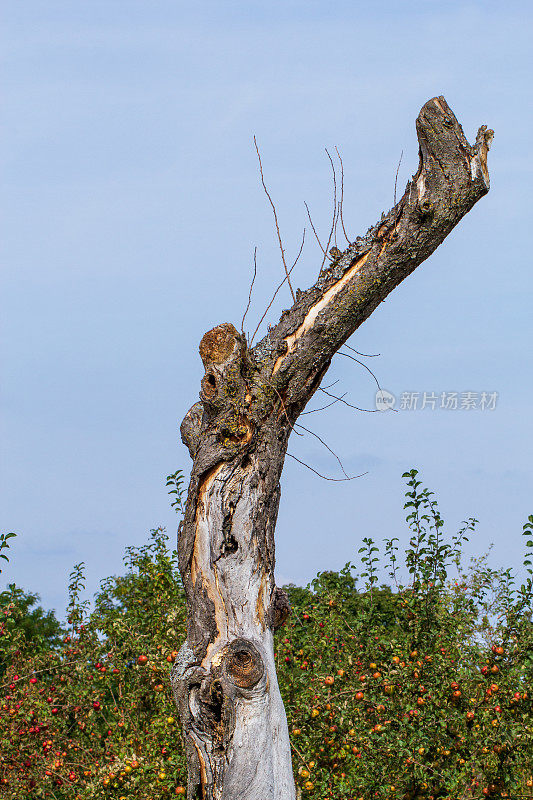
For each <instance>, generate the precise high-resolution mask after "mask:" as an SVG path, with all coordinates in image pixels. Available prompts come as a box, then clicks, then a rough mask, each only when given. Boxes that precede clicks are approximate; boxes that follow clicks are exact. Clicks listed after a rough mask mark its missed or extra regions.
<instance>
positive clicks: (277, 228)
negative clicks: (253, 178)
mask: <svg viewBox="0 0 533 800" xmlns="http://www.w3.org/2000/svg"><path fill="white" fill-rule="evenodd" d="M254 145H255V149H256V152H257V158H258V160H259V172H260V173H261V183H262V184H263V189H264V190H265V194H266V196H267V197H268V199H269V201H270V205H271V206H272V211H273V213H274V222H275V223H276V233H277V234H278V242H279V249H280V251H281V260H282V261H283V267H284V268H285V277H286V279H287V283H288V284H289V289H290V290H291V294H292V299H293V301H294V302H296V297H295V294H294V292H293V290H292V284H291V280H290V278H289V270H288V269H287V262H286V261H285V250H284V249H283V242H282V240H281V234H280V232H279V224H278V215H277V213H276V206H275V205H274V202H273V200H272V198H271V196H270V194H269V192H268V189H267V187H266V183H265V178H264V175H263V164H262V163H261V154H260V153H259V147H258V146H257V140H256V138H255V136H254Z"/></svg>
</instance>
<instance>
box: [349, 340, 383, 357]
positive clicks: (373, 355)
mask: <svg viewBox="0 0 533 800" xmlns="http://www.w3.org/2000/svg"><path fill="white" fill-rule="evenodd" d="M343 347H347V348H348V350H351V351H352V353H357V355H358V356H364V358H377V357H378V356H380V355H381V353H360V352H359V350H355V349H354V348H353V347H351V346H350V345H349V344H346V342H344V345H343Z"/></svg>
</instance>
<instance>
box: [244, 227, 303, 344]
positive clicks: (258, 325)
mask: <svg viewBox="0 0 533 800" xmlns="http://www.w3.org/2000/svg"><path fill="white" fill-rule="evenodd" d="M304 235H305V229H304ZM302 246H303V244H302ZM300 252H301V248H300ZM299 257H300V255H299V254H298V256H297V258H296V261H295V262H294V264H293V265H292V267H291V268H290V270H289V275H290V274H291V272H292V271H293V269H294V267H295V266H296V263H297V261H298V258H299ZM287 278H288V275H286V276H285V277H284V278H283V280H282V281H281V283H280V284H279V286H278V288H277V289H276V291H275V292H274V294H273V296H272V300H271V301H270V303H269V304H268V306H267V307H266V310H265V313H264V314H263V316H262V317H261V319H260V320H259V322H258V323H257V328H256V329H255V331H254V334H253V336H252V339H251V341H250V347H251V346H252V344H253V341H254V339H255V334H256V333H257V331H258V330H259V328H260V326H261V323H262V322H263V320H264V318H265V317H266V315H267V314H268V312H269V311H270V309H271V308H272V303H273V302H274V300H275V299H276V295H277V293H278V292H279V290H280V289H281V287H282V286H283V284H284V283H285V281H286V280H287Z"/></svg>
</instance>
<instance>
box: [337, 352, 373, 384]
mask: <svg viewBox="0 0 533 800" xmlns="http://www.w3.org/2000/svg"><path fill="white" fill-rule="evenodd" d="M336 355H339V356H345V357H346V358H351V359H352V361H356V362H357V363H358V364H360V365H361V366H362V367H364V369H366V371H367V372H369V373H370V374H371V375H372V377H373V378H374V380H375V381H376V386H377V387H378V389H379V390H380V391H382V389H381V386H380V385H379V381H378V379H377V378H376V376H375V375H374V373H373V372H372V370H371V369H370V367H367V365H366V364H363V362H362V361H359V359H358V358H354V357H353V356H351V355H350V354H349V353H343V352H342V350H339V351H338V352H337V353H336Z"/></svg>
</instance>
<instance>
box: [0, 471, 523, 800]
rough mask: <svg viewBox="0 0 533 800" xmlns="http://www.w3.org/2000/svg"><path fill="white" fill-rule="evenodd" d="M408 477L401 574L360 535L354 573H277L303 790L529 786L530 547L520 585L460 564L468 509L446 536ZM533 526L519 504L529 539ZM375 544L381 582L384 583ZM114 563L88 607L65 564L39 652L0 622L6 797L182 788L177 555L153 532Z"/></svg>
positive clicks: (79, 578) (365, 794)
mask: <svg viewBox="0 0 533 800" xmlns="http://www.w3.org/2000/svg"><path fill="white" fill-rule="evenodd" d="M405 477H406V478H407V481H408V489H407V495H406V509H407V512H408V516H407V522H408V525H409V526H410V529H411V540H410V544H409V547H408V548H407V551H406V553H405V558H404V559H403V560H404V562H405V568H406V570H407V573H406V577H403V578H402V575H401V568H400V558H399V554H398V543H397V539H389V540H385V542H384V546H383V555H382V554H381V551H380V550H379V549H378V547H377V545H376V544H375V543H374V542H373V540H372V539H371V538H369V537H366V538H365V539H364V540H363V546H362V547H361V548H360V550H359V555H360V561H361V566H360V568H359V569H357V568H356V567H355V566H354V565H353V564H347V565H346V566H345V567H344V568H343V569H342V570H340V572H322V573H320V574H319V575H318V576H317V578H316V579H315V580H314V581H313V582H312V583H311V584H310V585H309V586H308V587H307V588H305V589H304V588H299V587H294V586H289V587H287V589H288V592H289V595H290V598H291V603H292V606H293V610H292V614H291V616H290V618H289V620H288V622H287V624H286V625H285V627H284V628H282V629H281V630H280V631H279V632H278V633H277V634H276V662H277V668H278V677H279V682H280V687H281V691H282V695H283V698H284V701H285V704H286V709H287V717H288V722H289V730H290V731H291V742H292V748H293V758H294V767H295V774H296V779H297V784H298V788H299V791H300V792H301V793H302V796H304V797H309V798H317V799H318V798H321V800H322V799H323V798H332V799H334V800H340V799H341V798H343V799H345V800H348V798H352V799H353V800H355V798H363V799H364V800H372V799H373V798H383V800H385V798H391V800H414V799H415V798H419V797H421V798H427V800H435V798H452V797H453V798H455V797H458V796H461V797H465V798H467V797H483V796H492V797H513V796H516V794H520V793H522V794H527V793H529V795H531V789H530V788H529V786H530V785H531V780H530V777H529V776H530V775H531V773H532V770H533V733H532V731H533V726H532V722H533V706H532V697H531V691H530V689H529V687H530V686H531V679H532V673H533V626H532V621H531V614H532V580H531V575H532V573H531V564H530V563H529V558H528V557H526V564H525V566H526V570H527V574H528V576H529V577H528V578H527V580H526V581H525V583H524V584H523V585H521V586H520V587H518V586H516V585H515V578H514V576H513V573H512V572H511V571H510V570H492V569H490V568H489V567H488V566H487V560H486V558H485V557H482V558H479V559H477V560H474V561H473V562H472V563H471V564H470V566H469V567H468V568H465V567H463V566H462V557H461V551H462V547H463V544H464V542H465V541H466V539H467V537H469V536H470V535H471V533H472V532H473V530H474V528H475V524H476V521H475V520H473V519H471V520H468V521H467V522H466V523H465V524H464V526H463V528H462V529H461V531H460V532H459V533H458V534H457V535H456V536H454V537H452V538H451V540H450V541H449V542H447V541H446V540H445V538H444V535H443V529H444V524H443V521H442V519H441V516H440V514H439V511H438V507H437V504H436V502H435V500H434V498H433V495H432V494H431V493H430V492H428V491H427V490H426V489H423V488H422V487H421V484H420V482H419V480H418V477H417V473H416V471H414V470H413V471H412V472H410V473H406V475H405ZM170 478H173V479H174V484H171V485H176V476H170ZM170 478H169V480H170ZM178 488H179V486H178ZM177 497H178V499H179V494H178V495H177ZM175 502H176V501H175ZM178 508H181V504H178ZM532 529H533V517H530V518H529V520H528V522H527V523H526V525H525V526H524V533H525V536H526V537H527V541H528V546H529V547H533V543H532V542H531V540H530V538H529V537H530V536H531V530H532ZM382 558H383V560H384V565H383V567H384V568H385V569H386V570H387V572H388V577H389V579H390V582H389V584H388V585H385V584H383V583H381V584H379V576H380V575H381V577H383V573H380V564H381V559H382ZM125 566H126V570H125V574H124V575H123V576H118V577H112V578H108V579H106V580H104V581H103V582H102V584H101V587H100V590H99V592H98V594H97V595H96V598H95V603H94V609H93V610H92V611H89V608H88V605H87V602H82V601H81V600H80V597H81V593H82V591H83V588H84V571H83V565H82V564H79V565H77V566H76V567H75V568H74V570H73V572H72V574H71V580H70V586H69V592H70V602H69V607H68V623H67V626H68V627H67V628H66V629H65V630H64V631H63V634H62V640H61V642H60V646H59V647H56V646H55V644H54V640H53V639H50V641H49V642H48V644H45V646H41V647H39V648H35V647H33V646H32V645H31V643H30V642H29V641H28V639H27V637H26V636H23V635H22V634H21V633H20V631H21V630H23V629H24V625H22V626H21V625H20V624H19V623H18V622H15V624H10V625H4V629H5V630H6V631H9V632H8V634H7V635H6V636H5V637H4V638H3V640H2V641H3V645H2V646H3V648H4V651H3V653H4V655H3V659H4V664H5V670H6V671H5V675H4V678H3V681H4V684H5V685H4V686H3V691H4V692H5V696H4V699H3V702H2V704H1V706H0V725H1V729H0V750H1V753H0V755H1V766H0V781H1V783H0V786H1V795H2V797H3V798H4V797H5V798H6V800H22V799H23V798H24V799H25V798H27V799H28V800H30V798H31V799H33V798H35V799H37V798H44V797H50V798H55V800H67V798H68V799H69V800H71V798H72V800H74V799H75V800H89V798H110V800H120V798H129V797H135V798H141V799H143V800H149V799H150V800H160V798H168V797H170V796H171V795H175V794H183V793H184V791H185V790H184V786H185V785H186V768H185V760H184V756H183V752H182V746H181V740H180V734H179V725H178V720H177V715H176V712H175V709H174V705H173V701H172V697H171V691H170V684H169V671H170V668H171V665H172V663H173V661H174V659H175V658H176V655H177V652H176V650H177V649H178V646H179V644H181V642H182V641H183V639H184V637H185V616H186V613H185V605H184V596H183V589H182V586H181V582H180V579H179V575H178V571H177V560H176V553H175V552H174V551H171V550H169V548H168V541H167V537H166V536H165V534H164V531H163V530H162V529H156V530H154V531H152V532H151V536H150V540H149V542H148V543H147V544H146V545H145V546H144V547H141V548H128V549H127V552H126V557H125ZM452 572H453V573H454V574H455V578H452V577H451V573H452ZM9 591H11V594H9V592H8V593H7V594H6V593H5V592H4V593H3V594H2V604H3V608H2V610H3V614H4V619H5V620H7V621H9V620H19V621H20V620H21V619H24V617H25V615H26V616H27V614H28V612H29V608H30V606H29V605H26V609H25V610H24V602H23V598H24V597H26V598H27V597H28V595H24V593H22V594H18V595H17V594H16V592H15V591H14V590H13V589H10V590H9ZM527 781H529V785H528V784H527ZM459 793H460V794H459Z"/></svg>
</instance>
